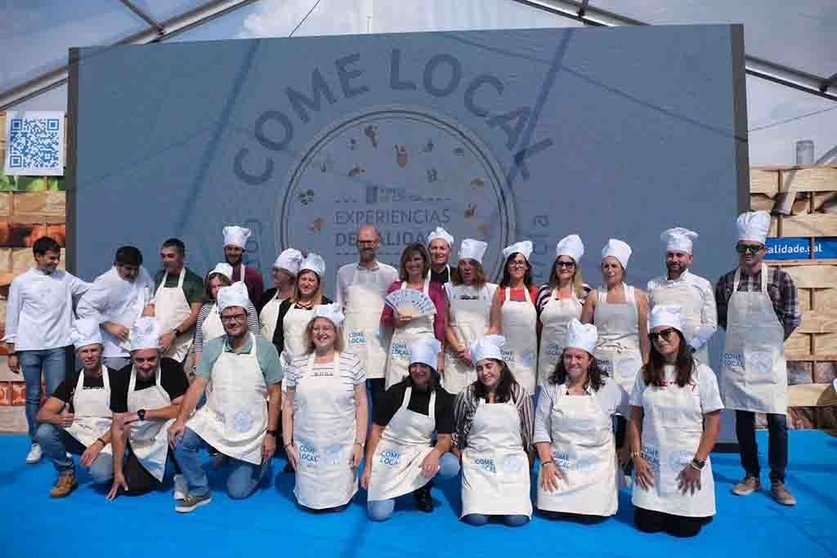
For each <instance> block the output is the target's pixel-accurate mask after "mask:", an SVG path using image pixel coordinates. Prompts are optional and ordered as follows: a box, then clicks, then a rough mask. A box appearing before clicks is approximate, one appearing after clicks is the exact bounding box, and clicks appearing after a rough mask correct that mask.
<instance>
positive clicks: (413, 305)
mask: <svg viewBox="0 0 837 558" xmlns="http://www.w3.org/2000/svg"><path fill="white" fill-rule="evenodd" d="M386 302H387V304H389V305H390V306H391V307H392V309H393V310H395V311H396V312H398V313H399V314H401V315H402V316H409V317H411V318H418V317H420V316H432V315H433V314H435V313H436V306H435V305H434V304H433V301H432V300H430V297H429V296H427V295H426V294H424V293H423V292H421V291H417V290H415V289H399V290H397V291H392V292H391V293H389V294H388V295H387V298H386Z"/></svg>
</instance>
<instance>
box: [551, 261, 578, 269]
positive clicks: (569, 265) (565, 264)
mask: <svg viewBox="0 0 837 558" xmlns="http://www.w3.org/2000/svg"><path fill="white" fill-rule="evenodd" d="M555 267H566V268H573V267H575V262H562V261H558V262H556V263H555Z"/></svg>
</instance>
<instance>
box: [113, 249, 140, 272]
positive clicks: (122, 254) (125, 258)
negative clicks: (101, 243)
mask: <svg viewBox="0 0 837 558" xmlns="http://www.w3.org/2000/svg"><path fill="white" fill-rule="evenodd" d="M113 263H115V264H116V265H135V266H137V267H139V266H141V265H142V252H140V251H139V248H137V247H136V246H120V247H119V248H117V250H116V257H114V258H113Z"/></svg>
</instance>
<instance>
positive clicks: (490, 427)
mask: <svg viewBox="0 0 837 558" xmlns="http://www.w3.org/2000/svg"><path fill="white" fill-rule="evenodd" d="M504 341H505V340H504V339H503V337H502V336H499V335H486V336H485V337H483V338H482V339H479V340H477V341H476V342H474V343H473V344H472V345H471V355H472V358H473V359H474V363H475V366H476V369H477V380H476V381H475V382H474V383H473V384H471V385H470V386H468V387H467V388H466V389H464V390H463V391H461V392H460V393H459V395H458V396H457V397H456V403H455V406H454V422H455V423H456V431H455V432H454V443H455V444H456V447H457V448H458V449H456V450H454V451H455V452H458V453H460V454H461V457H462V515H461V516H460V518H461V519H462V521H464V522H465V523H468V524H470V525H474V526H479V525H485V524H486V523H488V521H489V519H490V518H491V517H492V516H496V517H498V518H499V519H500V521H502V523H504V524H505V525H507V526H509V527H519V526H521V525H525V524H526V523H528V522H529V518H531V516H532V501H531V499H530V498H529V489H530V481H529V464H530V459H529V452H530V450H531V447H532V419H533V417H532V398H531V397H530V396H529V394H528V392H527V391H526V389H525V388H524V387H523V386H521V385H520V384H519V383H517V381H516V380H515V378H514V375H513V374H512V371H511V370H510V369H509V367H508V364H506V362H505V361H504V358H505V357H504V356H503V354H504V351H503V350H502V349H503V343H504Z"/></svg>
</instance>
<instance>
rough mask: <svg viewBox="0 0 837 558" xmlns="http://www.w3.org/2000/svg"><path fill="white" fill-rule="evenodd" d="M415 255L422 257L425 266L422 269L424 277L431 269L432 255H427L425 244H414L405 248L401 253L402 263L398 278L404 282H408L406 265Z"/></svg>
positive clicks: (399, 267) (399, 265)
mask: <svg viewBox="0 0 837 558" xmlns="http://www.w3.org/2000/svg"><path fill="white" fill-rule="evenodd" d="M413 254H418V255H420V256H421V259H423V260H424V265H423V266H422V268H421V270H422V271H421V276H422V277H424V276H426V275H427V271H428V270H429V269H430V254H428V253H427V248H425V247H424V244H420V243H418V242H414V243H412V244H410V245H408V246H407V247H406V248H404V251H403V252H401V263H399V264H398V276H399V277H400V278H401V280H402V281H406V280H407V269H406V268H405V267H404V265H405V264H406V263H407V260H408V259H409V258H412V257H413Z"/></svg>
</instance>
